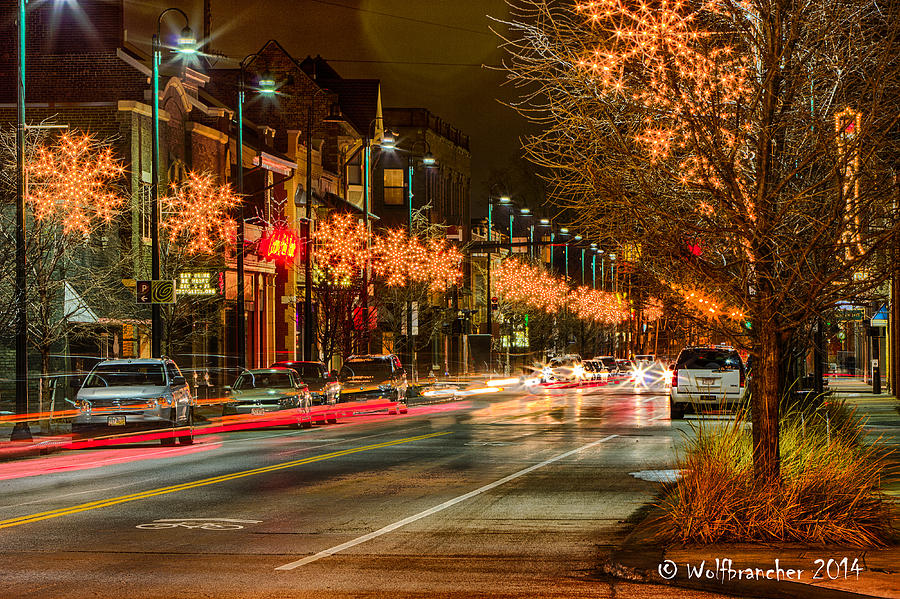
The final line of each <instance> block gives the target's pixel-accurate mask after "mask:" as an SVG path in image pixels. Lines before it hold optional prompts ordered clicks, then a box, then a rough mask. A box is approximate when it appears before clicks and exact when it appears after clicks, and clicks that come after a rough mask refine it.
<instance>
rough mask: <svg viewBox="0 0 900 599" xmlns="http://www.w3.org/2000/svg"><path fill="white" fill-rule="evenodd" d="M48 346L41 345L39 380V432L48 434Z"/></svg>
mask: <svg viewBox="0 0 900 599" xmlns="http://www.w3.org/2000/svg"><path fill="white" fill-rule="evenodd" d="M49 375H50V345H44V344H42V345H41V380H40V383H39V384H40V394H41V395H40V397H41V404H40V409H39V410H40V412H41V420H40V422H41V432H42V433H44V434H49V433H50V432H51V430H50V416H49V415H48V414H49V412H50V400H51V397H50V379H49Z"/></svg>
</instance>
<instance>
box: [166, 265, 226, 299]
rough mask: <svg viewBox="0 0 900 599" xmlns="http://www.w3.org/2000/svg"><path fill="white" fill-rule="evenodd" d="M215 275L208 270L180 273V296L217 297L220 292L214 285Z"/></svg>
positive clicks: (178, 286) (178, 292)
mask: <svg viewBox="0 0 900 599" xmlns="http://www.w3.org/2000/svg"><path fill="white" fill-rule="evenodd" d="M214 275H218V273H213V272H211V271H208V270H197V271H188V272H181V273H178V279H177V281H178V285H177V288H176V290H175V291H176V293H177V294H178V295H217V294H218V293H219V290H218V289H217V288H216V286H215V285H214V284H213V276H214Z"/></svg>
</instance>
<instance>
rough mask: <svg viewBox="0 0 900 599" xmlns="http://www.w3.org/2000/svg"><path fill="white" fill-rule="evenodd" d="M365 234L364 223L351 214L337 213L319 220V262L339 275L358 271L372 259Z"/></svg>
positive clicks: (348, 274)
mask: <svg viewBox="0 0 900 599" xmlns="http://www.w3.org/2000/svg"><path fill="white" fill-rule="evenodd" d="M366 237H367V236H366V228H365V226H364V225H363V224H362V223H360V222H359V220H358V219H355V218H353V217H352V216H351V215H349V214H334V215H333V216H331V217H330V218H329V219H327V220H322V221H316V230H315V233H314V234H313V240H314V242H315V246H314V252H315V260H316V264H317V265H318V267H319V268H320V269H322V270H323V271H328V272H329V273H331V275H332V276H334V277H336V278H343V277H351V276H355V275H357V274H359V272H360V271H361V270H362V269H363V267H364V266H365V264H366V262H367V261H368V260H369V250H368V247H367V243H366Z"/></svg>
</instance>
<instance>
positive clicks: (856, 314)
mask: <svg viewBox="0 0 900 599" xmlns="http://www.w3.org/2000/svg"><path fill="white" fill-rule="evenodd" d="M836 315H837V319H838V320H862V319H863V316H864V315H865V310H863V309H862V308H853V309H851V310H838V311H837V312H836Z"/></svg>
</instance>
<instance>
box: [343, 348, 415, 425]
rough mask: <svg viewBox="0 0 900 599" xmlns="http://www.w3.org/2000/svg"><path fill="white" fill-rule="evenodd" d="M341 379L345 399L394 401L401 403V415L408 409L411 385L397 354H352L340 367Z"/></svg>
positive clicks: (399, 407)
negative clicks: (407, 397) (408, 393)
mask: <svg viewBox="0 0 900 599" xmlns="http://www.w3.org/2000/svg"><path fill="white" fill-rule="evenodd" d="M338 381H339V382H340V384H341V391H340V401H342V402H345V401H367V400H373V399H386V400H393V401H396V402H398V403H399V404H400V405H399V406H398V409H399V411H400V413H401V414H405V413H406V412H407V407H406V396H407V391H408V388H409V384H408V382H407V379H406V370H404V369H403V365H402V364H401V363H400V358H398V357H397V356H396V355H394V354H383V355H370V356H350V357H349V358H348V359H347V360H346V361H345V362H344V365H343V366H341V370H340V372H339V373H338ZM391 411H393V410H391Z"/></svg>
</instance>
